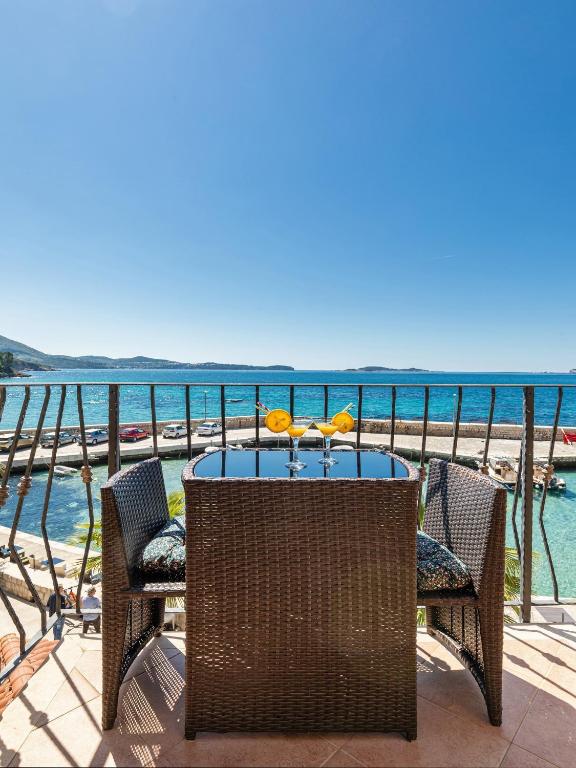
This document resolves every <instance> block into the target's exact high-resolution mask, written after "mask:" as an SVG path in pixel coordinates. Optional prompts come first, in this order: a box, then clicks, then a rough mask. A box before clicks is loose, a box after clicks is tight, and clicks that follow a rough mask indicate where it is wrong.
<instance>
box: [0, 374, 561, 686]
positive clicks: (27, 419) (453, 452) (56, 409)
mask: <svg viewBox="0 0 576 768" xmlns="http://www.w3.org/2000/svg"><path fill="white" fill-rule="evenodd" d="M160 387H162V388H164V387H172V388H178V389H179V390H180V391H181V394H183V402H182V400H180V401H179V402H180V406H183V408H182V412H181V413H178V412H176V406H175V405H174V406H173V412H171V414H170V416H171V419H172V420H174V421H180V422H181V423H183V424H185V428H186V443H185V446H184V445H183V446H182V452H183V453H184V454H185V455H186V456H187V458H188V459H189V458H191V457H192V455H193V453H194V452H195V451H196V452H197V451H199V450H201V447H200V446H199V445H198V442H197V441H193V427H194V424H195V423H196V422H197V421H198V419H193V418H192V416H191V411H192V408H191V392H194V390H196V392H200V393H202V392H204V393H205V392H206V391H207V390H208V389H209V390H210V391H211V392H213V391H214V389H215V387H217V392H218V396H217V411H218V418H219V420H220V423H221V426H222V433H221V435H219V436H218V441H219V442H220V443H221V445H222V446H224V447H226V446H227V443H228V436H229V430H230V426H231V424H232V423H233V419H227V397H226V394H227V391H228V392H229V391H230V390H232V389H234V390H237V389H241V390H242V391H243V392H250V393H251V397H249V398H248V399H244V403H245V406H243V407H242V408H243V410H244V409H245V410H246V411H247V412H246V413H245V414H244V416H245V417H250V418H249V419H244V424H243V425H244V426H245V425H246V424H247V425H248V426H249V428H250V430H251V436H250V440H251V442H252V443H253V444H254V445H256V446H260V444H261V443H262V442H263V431H262V419H261V415H260V413H259V411H258V409H257V408H256V403H257V402H259V401H260V399H261V393H262V391H264V390H266V391H268V390H273V389H276V390H277V391H278V390H281V391H282V392H283V393H284V395H285V396H286V405H285V407H287V409H288V410H289V411H290V412H291V413H292V414H294V413H295V402H296V394H297V393H298V391H299V390H301V389H304V390H306V391H307V392H310V391H311V390H316V391H318V393H319V398H318V401H317V402H318V404H319V407H321V410H322V411H323V415H324V416H325V417H327V416H328V414H329V413H330V412H331V411H330V398H331V396H334V393H339V392H345V393H346V396H349V395H350V392H352V393H353V400H354V408H353V409H352V413H353V415H354V417H355V420H356V429H355V433H354V434H353V436H352V439H353V442H354V444H355V446H356V447H358V448H360V447H364V446H365V445H368V443H367V439H366V434H367V432H368V431H370V430H372V431H373V428H376V427H377V426H378V425H377V424H376V423H375V421H374V420H373V419H369V418H368V419H367V418H364V416H363V409H364V404H365V398H366V392H367V391H368V390H369V393H370V401H371V403H373V402H374V400H375V399H376V400H377V399H378V398H380V399H381V402H382V404H383V405H382V409H381V410H384V404H385V405H386V407H387V408H388V413H387V415H386V420H385V425H384V426H385V432H384V433H383V435H382V441H381V442H382V443H383V444H384V445H385V447H386V449H388V450H390V451H394V450H399V448H398V442H397V441H398V437H399V428H400V426H401V424H402V420H401V419H399V417H398V401H399V399H401V397H402V396H408V395H407V393H408V392H409V391H410V392H412V393H413V392H414V391H415V390H417V391H418V392H419V398H418V402H419V403H420V404H421V413H420V416H419V419H418V421H419V424H420V425H421V426H419V427H418V430H419V432H420V435H421V439H420V445H419V449H418V450H417V451H416V455H414V450H412V452H411V458H412V459H413V460H416V461H417V463H418V464H419V466H420V468H421V476H422V478H423V479H424V477H425V468H426V461H427V459H428V458H429V457H430V455H432V454H433V453H434V451H433V450H430V448H429V437H430V435H429V431H430V429H429V427H430V424H431V421H430V401H431V394H434V393H436V392H437V391H444V392H445V391H446V390H447V389H449V390H455V393H454V409H453V419H452V426H451V430H450V431H451V436H450V441H451V444H450V450H449V451H447V452H446V451H444V452H443V455H444V457H445V458H449V459H450V460H451V461H458V460H461V458H462V457H460V456H459V453H458V447H459V442H460V440H461V437H460V433H461V428H462V406H463V401H464V400H465V393H466V391H467V390H468V389H475V390H486V402H487V406H488V407H487V411H486V413H485V415H484V420H483V423H484V424H485V429H484V434H483V450H482V453H481V460H479V462H478V463H479V471H483V472H486V471H487V466H488V457H489V450H490V442H491V440H492V437H493V432H494V430H495V424H494V415H495V409H496V408H497V404H498V397H499V394H500V393H501V392H504V393H507V392H508V390H510V389H514V390H516V391H517V393H518V396H520V395H521V401H522V422H521V425H519V426H520V428H521V432H519V434H521V450H520V470H521V471H520V479H519V482H518V483H517V484H516V489H515V492H514V496H513V499H512V502H511V516H510V519H511V525H512V529H513V533H514V541H515V544H516V548H517V551H518V556H519V559H520V566H521V585H520V598H519V600H518V601H515V603H514V604H516V605H518V606H519V608H520V615H521V618H522V620H523V621H530V616H531V607H532V605H534V602H533V597H532V560H533V558H532V553H533V520H534V511H535V510H534V506H535V498H534V494H533V479H534V478H533V467H534V444H535V443H534V441H535V424H534V407H535V393H536V391H537V390H544V389H545V390H547V397H548V399H550V397H551V395H554V397H555V408H554V419H553V424H552V425H551V428H550V429H549V430H548V432H547V434H548V435H549V448H548V455H547V463H548V468H549V469H548V474H547V481H546V482H545V485H544V488H543V491H542V494H541V496H540V499H539V502H538V504H537V509H536V519H537V521H538V526H539V529H540V533H541V538H542V542H543V546H544V554H545V557H546V561H547V565H548V568H549V571H550V578H551V584H552V591H553V595H552V598H551V599H550V600H549V601H548V603H547V604H551V605H554V604H556V605H557V604H562V603H576V600H575V599H574V596H573V595H569V596H566V597H564V598H561V597H560V594H559V588H558V579H557V575H556V568H555V563H554V558H553V556H552V551H551V548H550V545H549V541H548V536H547V530H546V523H545V519H544V511H545V507H546V501H547V496H548V482H549V478H550V476H551V471H552V470H551V468H552V465H553V462H554V451H555V446H556V439H557V435H558V429H559V423H560V413H561V407H562V401H563V395H564V390H565V389H569V390H571V394H575V393H576V385H570V386H568V387H562V386H560V387H553V388H551V387H547V386H531V385H530V386H521V385H515V384H512V385H503V384H497V385H480V384H461V385H456V386H455V385H453V384H431V385H421V384H420V385H416V384H397V385H390V384H369V385H367V384H360V385H350V384H332V383H331V384H326V383H318V384H310V383H303V384H297V383H295V384H286V383H269V382H261V383H251V384H246V383H222V384H216V385H215V384H214V383H213V382H209V383H196V382H195V383H185V384H181V383H173V382H170V383H147V384H143V383H142V382H134V383H121V384H120V383H114V382H110V383H102V382H94V383H85V384H76V383H74V384H65V383H62V384H32V383H31V384H26V383H23V384H22V383H17V384H13V383H6V384H3V385H1V386H0V432H2V431H6V430H7V428H8V427H11V429H10V431H11V432H13V433H14V434H15V440H13V441H12V443H11V445H10V448H9V450H8V451H7V453H5V454H0V466H1V470H2V475H1V478H0V509H1V508H2V507H3V506H4V505H5V504H6V502H7V500H8V497H9V494H10V493H12V492H14V491H15V493H16V495H17V501H16V505H15V507H14V513H13V516H12V519H11V520H10V524H9V526H8V527H9V530H10V533H9V537H8V542H7V547H8V550H9V556H10V560H11V561H12V562H14V563H15V564H16V566H17V568H18V570H19V573H20V576H21V579H22V581H23V582H24V583H25V585H26V587H27V589H28V591H29V593H30V595H31V597H32V601H33V602H34V604H35V606H36V608H37V611H38V631H37V632H35V633H27V632H26V631H25V628H24V626H23V624H22V622H21V620H20V618H19V615H18V611H17V609H16V607H15V606H14V604H13V600H12V599H11V597H10V595H9V594H8V591H7V589H6V587H5V584H4V583H3V580H2V574H1V572H0V602H1V604H2V606H3V607H4V609H5V610H6V611H7V613H8V614H9V616H10V618H11V620H12V623H13V625H14V627H15V629H16V631H17V632H18V635H19V637H20V657H19V658H18V659H15V660H14V662H13V664H12V665H10V667H8V668H5V669H3V670H0V682H1V680H2V679H4V678H5V677H6V676H7V675H8V674H9V673H10V671H11V669H12V668H13V666H14V665H15V664H17V663H18V662H19V661H20V660H21V659H22V658H23V657H24V656H25V655H26V654H27V653H28V651H29V650H30V649H31V648H32V647H33V646H34V644H35V643H36V642H37V641H38V640H39V639H40V638H41V637H42V636H43V635H45V634H46V632H47V631H48V630H49V629H50V628H51V626H52V624H53V623H54V620H55V619H56V618H57V617H58V616H59V615H60V610H59V609H58V610H57V614H56V616H55V617H53V619H52V620H51V621H49V620H48V619H47V615H46V607H45V604H44V602H45V601H44V600H43V599H41V598H40V595H39V592H38V589H37V587H36V585H35V583H34V578H33V571H31V570H30V569H29V568H27V567H26V565H25V564H24V563H23V562H22V561H21V558H20V556H19V552H18V549H17V545H16V538H17V535H18V532H19V524H20V521H21V517H22V512H23V509H24V505H25V504H26V503H27V496H28V492H29V490H30V487H31V484H32V482H33V471H34V470H35V468H36V466H37V463H38V462H37V461H36V462H35V459H36V455H37V451H38V446H39V444H40V440H41V437H42V435H43V433H44V432H45V431H46V430H47V429H48V428H50V431H51V432H54V433H55V439H54V443H53V447H52V450H51V453H50V456H49V458H48V459H46V460H45V462H44V467H46V465H47V470H48V473H47V477H46V478H45V480H44V489H43V491H44V493H43V503H42V508H41V513H40V518H39V532H40V534H41V537H42V539H43V542H44V547H45V551H46V561H47V568H48V570H49V572H50V576H51V581H52V585H53V588H54V589H56V587H57V584H58V576H57V573H56V568H55V563H54V557H53V554H52V542H51V540H50V538H49V535H48V521H49V520H50V516H51V514H53V513H54V505H53V504H52V489H53V478H54V469H55V466H56V465H57V458H58V455H59V450H60V449H59V447H58V438H59V436H60V434H61V433H62V432H63V431H64V428H63V427H64V425H63V420H64V418H65V414H66V419H73V420H74V421H75V422H76V423H75V425H74V429H75V430H76V432H77V434H78V436H79V448H78V452H79V459H80V460H81V465H82V466H81V473H80V476H81V479H82V482H83V485H84V488H85V511H86V519H87V523H88V531H87V539H86V544H85V547H84V552H83V557H82V559H81V563H80V568H79V573H78V582H77V589H76V596H77V605H78V606H79V605H80V601H81V598H82V592H83V590H84V588H85V587H84V580H85V576H86V569H87V563H88V557H89V553H90V549H91V545H92V538H93V533H94V524H95V520H96V518H95V504H94V496H93V488H92V486H93V473H92V468H91V465H93V464H94V462H95V461H102V460H104V461H107V466H108V475H109V476H110V475H112V474H114V473H115V472H117V471H118V470H119V469H120V468H121V462H122V458H123V453H122V451H121V447H120V439H119V433H120V428H121V420H120V406H121V394H122V393H126V392H127V391H131V392H133V391H134V388H139V389H138V391H139V393H140V395H141V394H142V392H143V391H146V392H147V394H146V400H147V403H148V413H149V417H150V418H149V423H150V425H151V426H150V431H151V435H152V442H151V446H150V451H149V453H150V455H153V456H157V455H158V453H159V441H158V432H159V420H158V418H157V390H158V389H159V388H160ZM94 388H97V389H98V392H100V393H106V401H107V402H106V412H107V418H106V419H105V423H106V427H107V429H108V433H109V439H108V442H107V444H105V446H99V448H100V449H101V448H104V449H105V450H104V451H102V450H100V451H99V455H98V456H96V455H95V452H94V451H92V452H90V451H89V448H88V446H87V445H86V431H87V424H86V419H85V410H86V409H85V405H84V393H85V392H86V391H87V390H88V391H89V392H94ZM195 394H196V393H195ZM31 395H33V396H32V397H31ZM252 398H253V401H252V402H251V403H250V400H251V399H252ZM31 401H32V403H33V407H32V408H30V404H31ZM198 401H199V398H198V397H195V399H194V402H195V403H198ZM200 401H201V398H200ZM7 402H9V403H10V404H11V413H12V414H13V416H12V417H11V418H12V419H13V420H12V423H8V421H9V419H6V418H4V420H3V416H4V414H5V409H6V404H7ZM174 402H176V401H175V400H174ZM16 406H18V407H16ZM16 414H17V415H16ZM47 414H48V417H47ZM206 415H207V414H206V399H205V397H204V416H206ZM211 415H212V414H211ZM314 415H319V414H318V413H316V414H314ZM140 421H143V420H140ZM30 423H32V424H33V425H34V426H33V428H32V429H33V438H32V444H31V445H30V446H28V448H27V452H26V451H24V452H23V451H22V450H21V449H18V438H19V436H20V435H21V434H22V433H23V431H24V426H25V424H30ZM128 423H130V424H135V423H138V420H136V421H130V422H128ZM382 426H383V425H382V424H380V427H382ZM32 429H27V430H26V431H27V432H32ZM69 429H70V426H69V425H66V430H69ZM370 445H371V446H372V447H374V442H373V441H372V442H371V443H370ZM400 450H401V449H400ZM17 451H18V461H17V462H16V463H15V459H16V458H17ZM21 457H23V458H21ZM574 544H575V545H576V542H574ZM542 604H543V603H542V601H539V602H538V605H539V606H541V605H542ZM78 611H79V609H78V608H77V609H74V610H73V612H78ZM91 612H93V609H91Z"/></svg>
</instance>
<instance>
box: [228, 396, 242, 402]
mask: <svg viewBox="0 0 576 768" xmlns="http://www.w3.org/2000/svg"><path fill="white" fill-rule="evenodd" d="M226 402H227V403H243V402H244V398H243V397H228V398H227V399H226Z"/></svg>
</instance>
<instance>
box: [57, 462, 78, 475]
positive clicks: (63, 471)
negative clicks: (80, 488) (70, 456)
mask: <svg viewBox="0 0 576 768" xmlns="http://www.w3.org/2000/svg"><path fill="white" fill-rule="evenodd" d="M77 472H78V470H77V469H75V468H74V467H66V466H64V465H63V464H56V466H55V467H54V474H55V475H58V477H71V476H72V475H75V474H76V473H77Z"/></svg>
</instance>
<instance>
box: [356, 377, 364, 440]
mask: <svg viewBox="0 0 576 768" xmlns="http://www.w3.org/2000/svg"><path fill="white" fill-rule="evenodd" d="M363 396H364V387H363V386H362V385H361V384H359V385H358V417H357V419H356V448H360V441H361V438H362V398H363Z"/></svg>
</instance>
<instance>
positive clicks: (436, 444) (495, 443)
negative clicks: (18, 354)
mask: <svg viewBox="0 0 576 768" xmlns="http://www.w3.org/2000/svg"><path fill="white" fill-rule="evenodd" d="M406 423H409V422H406ZM412 423H413V422H412ZM376 424H377V423H376V422H366V426H367V427H368V428H369V429H370V430H371V431H367V430H366V431H362V432H361V437H360V440H361V446H362V447H363V448H370V447H377V446H384V447H385V448H389V447H390V433H389V431H383V432H380V431H378V432H374V431H372V430H373V429H374V425H376ZM363 426H364V424H363ZM444 426H445V427H446V429H444V430H441V431H444V432H446V434H439V435H434V434H428V436H427V438H426V457H427V458H429V457H431V456H438V457H440V458H449V457H450V456H451V454H452V445H453V440H454V438H453V436H452V434H451V432H450V428H449V427H450V425H444ZM471 426H475V425H466V424H462V425H461V435H460V436H459V438H458V446H457V460H458V461H460V462H463V463H468V464H473V463H474V462H476V461H478V460H480V459H481V458H482V455H483V452H484V444H485V440H484V436H483V429H485V427H484V428H482V427H481V425H478V429H475V430H471V429H467V428H470V427H471ZM401 427H402V423H399V424H397V432H396V435H395V438H394V450H395V451H396V452H397V453H400V454H402V455H405V456H407V457H408V458H411V459H419V457H420V450H421V445H422V436H421V434H418V430H417V429H415V430H413V431H414V432H415V434H403V433H402V431H401ZM158 428H159V431H160V432H161V429H162V424H159V425H158ZM70 429H74V428H69V427H68V428H63V430H62V431H68V430H70ZM496 429H497V428H496V427H495V430H496ZM510 429H511V430H512V429H513V428H510ZM516 429H517V428H516ZM467 431H468V432H470V431H473V432H475V433H476V434H475V435H474V436H470V434H466V432H467ZM462 433H463V434H462ZM511 434H513V431H512V432H511ZM544 434H546V431H543V435H544ZM254 438H255V430H254V426H250V427H243V428H236V429H234V428H232V429H231V428H230V427H228V428H227V430H226V440H227V444H228V446H235V445H247V444H249V443H250V442H251V441H253V440H254ZM287 439H288V438H287V436H286V435H285V434H282V435H280V436H279V435H277V434H274V433H272V432H270V431H269V430H267V429H266V428H265V427H261V428H260V442H261V443H262V444H263V445H266V446H270V445H275V444H278V443H279V441H280V443H282V444H285V443H286V440H287ZM319 440H320V433H319V432H317V431H316V430H310V431H309V433H308V434H307V435H305V436H304V437H303V438H302V441H301V445H302V447H306V445H311V444H314V443H318V441H319ZM157 441H158V454H159V456H161V457H162V456H174V457H179V456H185V455H186V450H187V440H186V437H182V438H163V437H162V435H161V434H159V435H157ZM355 441H356V433H355V432H351V433H349V434H348V435H338V436H337V437H335V438H334V439H333V441H332V442H333V445H335V446H336V445H346V444H347V445H354V444H355ZM221 444H222V440H221V436H220V435H216V436H214V437H198V436H197V435H196V434H192V436H191V448H192V452H193V453H199V452H201V451H202V450H204V449H206V448H207V447H209V446H216V447H217V446H220V445H221ZM520 445H521V440H520V434H519V429H518V436H517V437H514V438H512V437H492V439H491V441H490V447H489V456H509V457H512V458H518V457H519V455H520ZM549 448H550V442H549V439H541V440H538V439H536V440H535V442H534V456H535V458H540V459H545V458H547V456H548V451H549ZM153 449H154V447H153V439H152V436H150V437H148V438H146V439H145V440H140V441H139V442H137V443H121V444H120V450H121V455H122V458H123V459H124V460H126V461H134V460H140V459H143V458H148V457H149V456H151V455H152V453H153ZM51 455H52V449H51V448H42V447H41V446H38V449H37V451H36V456H35V459H34V469H35V470H46V469H47V468H48V466H49V463H50V458H51ZM107 455H108V444H107V443H101V444H99V445H97V446H89V447H88V457H89V460H90V461H91V462H94V463H97V462H100V461H103V460H104V459H105V458H106V456H107ZM5 456H6V454H0V463H1V462H2V458H3V457H5ZM28 457H29V450H28V449H21V450H18V451H17V452H16V455H15V458H14V464H13V471H15V472H18V471H23V470H24V468H25V466H26V464H27V462H28ZM57 463H58V464H65V465H68V466H80V465H81V464H82V450H81V447H80V446H79V445H78V444H76V443H73V444H71V445H66V446H61V447H60V448H59V449H58V455H57ZM554 463H555V465H556V466H558V467H561V466H563V467H576V446H570V445H565V444H564V443H563V442H562V441H561V440H557V441H556V443H555V446H554Z"/></svg>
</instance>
